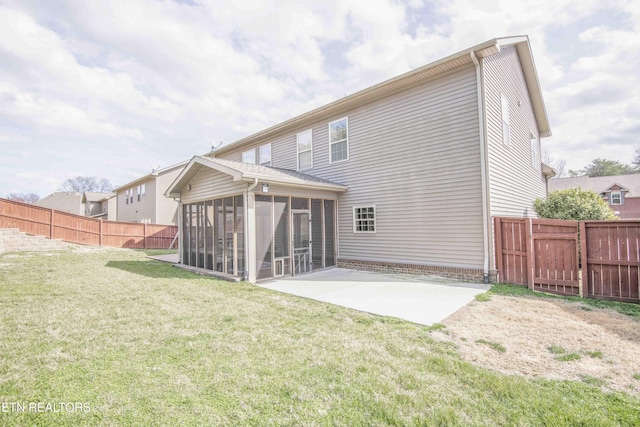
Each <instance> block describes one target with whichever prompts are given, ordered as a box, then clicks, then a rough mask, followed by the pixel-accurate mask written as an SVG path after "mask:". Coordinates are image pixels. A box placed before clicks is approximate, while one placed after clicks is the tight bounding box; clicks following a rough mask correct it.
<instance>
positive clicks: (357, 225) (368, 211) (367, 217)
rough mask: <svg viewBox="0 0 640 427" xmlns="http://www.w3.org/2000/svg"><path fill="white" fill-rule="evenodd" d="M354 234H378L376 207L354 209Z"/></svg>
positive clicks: (355, 207)
mask: <svg viewBox="0 0 640 427" xmlns="http://www.w3.org/2000/svg"><path fill="white" fill-rule="evenodd" d="M353 232H354V233H375V232H376V207H375V205H374V206H354V207H353Z"/></svg>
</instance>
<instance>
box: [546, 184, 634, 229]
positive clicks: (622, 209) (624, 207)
mask: <svg viewBox="0 0 640 427" xmlns="http://www.w3.org/2000/svg"><path fill="white" fill-rule="evenodd" d="M567 188H581V189H583V190H591V191H595V192H596V193H598V194H600V196H602V198H603V199H605V200H606V201H607V203H609V207H610V208H611V209H612V210H613V212H614V213H615V214H616V216H617V217H619V218H620V219H640V174H630V175H612V176H597V177H593V178H590V177H588V176H576V177H571V178H556V179H551V180H549V191H555V190H565V189H567Z"/></svg>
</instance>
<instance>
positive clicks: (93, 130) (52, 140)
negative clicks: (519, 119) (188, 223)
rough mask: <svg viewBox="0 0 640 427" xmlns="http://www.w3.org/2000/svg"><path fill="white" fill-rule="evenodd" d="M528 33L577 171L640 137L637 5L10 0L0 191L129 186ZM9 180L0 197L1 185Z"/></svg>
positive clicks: (616, 154) (555, 125)
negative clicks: (450, 58)
mask: <svg viewBox="0 0 640 427" xmlns="http://www.w3.org/2000/svg"><path fill="white" fill-rule="evenodd" d="M525 34H526V35H529V37H530V40H531V44H532V49H533V54H534V58H535V61H536V66H537V70H538V74H539V78H540V82H541V85H542V89H543V94H544V98H545V102H546V106H547V111H548V115H549V120H550V122H551V129H552V132H553V136H552V137H551V138H547V139H544V140H543V141H542V143H543V150H545V149H548V150H550V152H551V154H552V156H553V157H554V158H555V159H565V160H566V161H567V168H571V169H579V168H581V167H583V166H584V165H586V164H587V163H589V162H590V161H591V160H592V159H594V158H596V157H603V158H609V159H613V160H619V161H622V162H624V163H630V162H631V161H632V159H633V152H634V147H636V146H640V138H639V137H640V2H639V1H630V0H625V1H617V0H607V1H603V0H579V1H568V0H524V1H515V0H480V1H478V0H435V1H434V0H404V1H400V0H366V1H363V0H318V1H278V0H248V1H245V0H232V1H224V2H223V1H205V0H182V1H175V0H174V1H171V0H165V1H159V0H109V1H86V0H66V1H65V0H59V1H55V2H53V1H41V0H0V186H1V188H2V190H0V195H1V196H4V195H6V194H7V193H10V192H36V193H38V194H40V195H41V196H45V195H47V194H49V193H51V192H52V191H55V190H57V189H59V188H60V187H61V184H62V182H63V181H64V180H65V179H66V178H69V177H73V176H78V175H83V176H98V177H102V178H106V179H108V180H110V181H111V182H112V183H113V184H124V183H126V182H128V181H130V180H132V179H134V178H136V177H138V176H140V175H143V174H146V173H149V172H150V171H151V168H152V167H155V166H169V165H171V164H174V163H178V162H180V161H182V160H187V159H189V158H191V156H193V155H194V154H202V153H204V152H207V151H208V150H209V148H210V146H211V144H217V143H218V142H220V141H222V142H224V143H229V142H233V141H235V140H237V139H239V138H241V137H243V136H246V135H248V134H251V133H253V132H256V131H258V130H261V129H264V128H266V127H269V126H271V125H274V124H277V123H279V122H281V121H283V120H285V119H288V118H291V117H293V116H296V115H298V114H301V113H303V112H305V111H308V110H310V109H313V108H315V107H318V106H321V105H324V104H326V103H328V102H331V101H333V100H335V99H337V98H340V97H343V96H344V95H345V94H351V93H353V92H355V91H357V90H360V89H364V88H366V87H368V86H371V85H373V84H376V83H379V82H381V81H383V80H385V79H387V78H390V77H394V76H396V75H398V74H401V73H403V72H405V71H408V70H411V69H413V68H416V67H419V66H421V65H424V64H427V63H429V62H432V61H435V60H438V59H440V58H442V57H444V56H447V55H450V54H453V53H456V52H458V51H461V50H464V49H466V48H468V47H471V46H473V45H476V44H479V43H481V42H484V41H487V40H490V39H493V38H496V37H503V36H510V35H525ZM3 193H4V194H3Z"/></svg>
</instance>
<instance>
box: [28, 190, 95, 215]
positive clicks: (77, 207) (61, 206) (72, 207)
mask: <svg viewBox="0 0 640 427" xmlns="http://www.w3.org/2000/svg"><path fill="white" fill-rule="evenodd" d="M36 205H38V206H42V207H45V208H49V209H54V210H57V211H62V212H68V213H73V214H76V215H80V214H82V211H83V209H84V207H81V205H82V193H78V192H75V191H74V192H69V191H56V192H54V193H51V194H49V195H48V196H46V197H43V198H42V199H40V200H38V201H37V202H36Z"/></svg>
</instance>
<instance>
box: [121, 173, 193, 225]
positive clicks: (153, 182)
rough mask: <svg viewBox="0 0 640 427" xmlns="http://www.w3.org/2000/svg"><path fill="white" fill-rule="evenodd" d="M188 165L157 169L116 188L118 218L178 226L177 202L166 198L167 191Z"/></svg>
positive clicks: (125, 220)
mask: <svg viewBox="0 0 640 427" xmlns="http://www.w3.org/2000/svg"><path fill="white" fill-rule="evenodd" d="M186 164H187V162H186V161H184V162H180V163H177V164H175V165H172V166H168V167H166V168H162V169H158V170H154V171H152V172H151V173H149V174H147V175H144V176H142V177H140V178H137V179H135V180H133V181H131V182H128V183H127V184H125V185H121V186H120V187H118V188H116V189H115V190H114V191H115V193H116V198H117V212H118V214H117V220H118V221H123V222H142V223H147V224H173V225H177V224H178V201H177V200H174V199H173V198H167V197H164V192H165V191H166V190H167V188H168V187H169V184H171V182H173V180H174V179H175V178H176V177H177V176H178V174H179V173H180V171H181V170H182V168H183V167H184V166H185V165H186Z"/></svg>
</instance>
